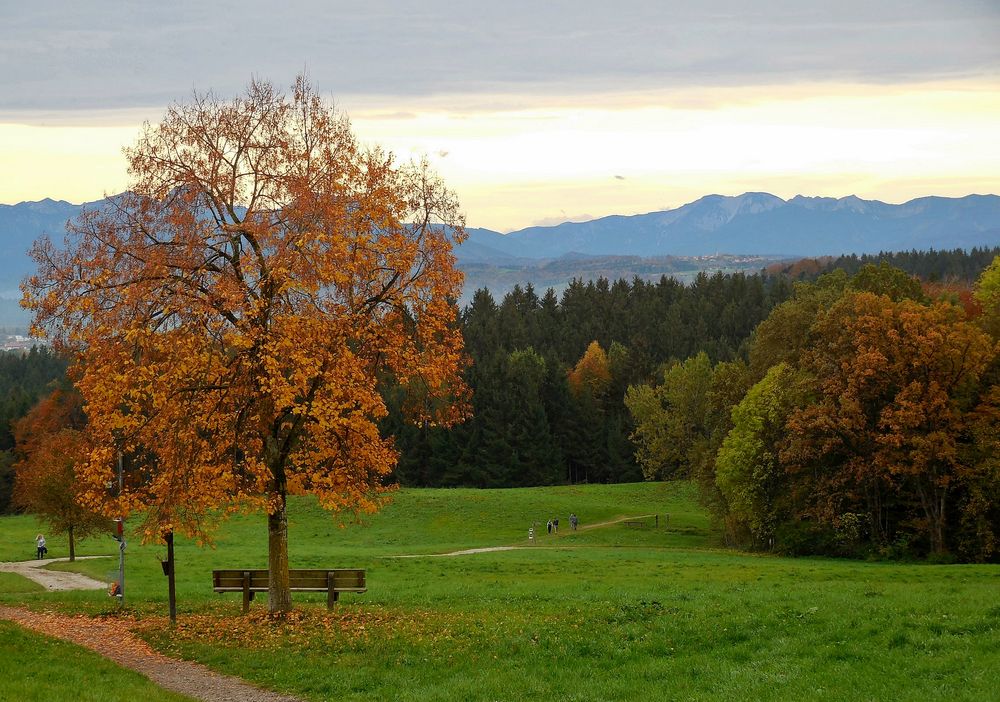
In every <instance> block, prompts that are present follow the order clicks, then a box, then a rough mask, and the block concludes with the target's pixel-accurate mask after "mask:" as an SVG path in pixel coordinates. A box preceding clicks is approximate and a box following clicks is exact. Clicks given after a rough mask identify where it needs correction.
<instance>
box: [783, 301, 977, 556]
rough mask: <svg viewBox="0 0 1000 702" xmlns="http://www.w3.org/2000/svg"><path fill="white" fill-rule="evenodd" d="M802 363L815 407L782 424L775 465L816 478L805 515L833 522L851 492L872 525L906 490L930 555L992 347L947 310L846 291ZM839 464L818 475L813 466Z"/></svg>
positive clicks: (955, 311)
mask: <svg viewBox="0 0 1000 702" xmlns="http://www.w3.org/2000/svg"><path fill="white" fill-rule="evenodd" d="M811 335H812V337H813V342H812V344H811V345H810V347H809V348H808V349H807V350H806V352H805V354H804V355H803V366H804V368H805V369H806V370H807V371H808V372H810V373H811V374H812V375H813V377H815V378H816V379H817V389H818V390H819V391H820V392H819V397H820V399H819V401H818V402H816V403H814V404H812V405H809V406H808V407H806V408H804V409H802V410H799V411H797V412H796V413H794V414H793V415H792V417H791V418H790V419H789V421H788V429H789V431H790V441H789V445H788V447H787V448H786V450H785V451H784V452H783V455H782V457H783V459H784V460H785V461H786V462H787V464H788V465H789V466H790V468H791V469H792V470H793V471H799V472H806V471H809V470H813V472H814V473H816V475H817V478H818V482H816V483H813V484H811V485H810V489H811V491H812V498H811V499H812V504H813V510H812V511H813V515H812V516H816V517H819V518H820V519H825V520H832V519H834V518H835V516H836V514H837V512H838V507H837V498H838V496H842V495H844V494H845V493H849V492H851V491H856V492H857V494H858V495H859V496H862V497H863V498H864V499H865V500H866V501H867V503H868V505H869V508H870V510H871V512H872V526H873V528H875V529H878V528H879V527H880V524H881V518H880V514H881V510H882V502H883V500H884V499H885V496H886V494H887V493H888V492H898V491H899V489H900V486H908V487H912V489H913V491H914V493H915V495H914V497H915V499H916V501H917V502H918V503H919V505H920V508H921V511H922V513H923V516H924V519H925V525H926V529H927V532H928V536H929V538H930V541H931V544H932V548H933V549H934V550H935V551H941V550H943V548H944V543H945V534H944V528H945V524H946V521H947V517H948V509H949V504H950V500H949V496H950V495H949V492H950V488H951V485H952V483H953V482H954V481H955V480H956V479H957V477H958V476H960V475H961V473H962V472H963V470H965V467H964V466H963V465H962V463H961V460H960V456H959V451H958V442H959V440H960V438H961V436H962V434H963V432H964V431H965V428H966V426H965V425H966V421H967V420H966V416H965V414H966V412H965V410H966V408H965V407H964V404H965V403H966V401H967V397H968V396H969V395H970V393H971V392H972V390H973V388H974V385H975V383H976V382H977V381H978V379H979V377H980V375H981V374H982V373H983V372H984V370H985V369H986V367H987V365H988V364H989V363H990V361H991V360H992V359H993V357H994V356H995V354H996V348H995V347H994V345H993V343H992V342H991V341H990V339H989V338H988V337H987V336H986V334H985V333H983V332H982V331H981V330H980V329H978V328H977V327H976V326H974V325H973V324H971V323H969V322H968V321H966V320H965V312H964V311H963V310H962V309H961V308H960V307H957V306H955V305H953V304H950V303H936V304H933V305H930V306H927V305H922V304H920V303H917V302H914V301H911V300H902V301H900V302H893V301H892V300H891V299H890V298H888V297H886V296H880V295H874V294H872V293H855V294H849V295H847V296H845V297H844V298H842V300H841V301H840V302H838V303H837V304H836V305H834V306H833V307H832V308H831V309H830V310H829V312H827V313H826V314H825V315H824V316H823V317H821V318H820V319H819V320H818V321H817V323H816V324H815V325H814V327H813V329H812V332H811ZM831 463H832V464H834V465H842V466H843V467H844V468H845V469H846V470H840V469H838V470H836V471H831V472H829V473H828V474H827V475H826V476H823V475H821V473H822V471H821V470H820V469H818V468H816V466H823V465H828V464H831Z"/></svg>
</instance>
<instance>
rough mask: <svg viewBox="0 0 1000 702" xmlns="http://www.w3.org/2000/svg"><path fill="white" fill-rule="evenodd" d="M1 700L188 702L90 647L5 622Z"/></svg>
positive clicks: (0, 631)
mask: <svg viewBox="0 0 1000 702" xmlns="http://www.w3.org/2000/svg"><path fill="white" fill-rule="evenodd" d="M0 642H2V644H3V653H4V655H3V656H0V680H2V681H3V682H0V700H2V701H4V702H7V701H9V702H25V701H26V700H45V702H118V701H120V702H127V701H128V700H144V702H183V701H184V700H190V698H189V697H184V696H182V695H176V694H174V693H172V692H167V691H166V690H163V689H162V688H160V687H157V686H156V685H154V684H153V683H151V682H150V681H149V680H147V679H146V678H145V677H143V676H142V675H139V674H138V673H133V672H132V671H129V670H123V669H121V668H119V667H118V666H117V665H115V664H114V663H112V662H110V661H109V660H107V659H106V658H103V657H101V656H99V655H97V654H96V653H91V652H90V651H88V650H87V649H85V648H81V647H80V646H74V645H72V644H68V643H65V642H63V641H58V640H55V639H51V638H49V637H47V636H41V635H39V634H35V633H31V632H28V631H25V630H24V629H22V628H20V627H18V626H15V625H14V624H11V623H10V622H5V621H0Z"/></svg>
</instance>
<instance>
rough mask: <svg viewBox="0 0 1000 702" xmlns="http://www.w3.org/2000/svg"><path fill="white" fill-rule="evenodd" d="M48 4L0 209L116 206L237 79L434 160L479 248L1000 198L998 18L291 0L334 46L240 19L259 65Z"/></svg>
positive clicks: (5, 136) (8, 112)
mask: <svg viewBox="0 0 1000 702" xmlns="http://www.w3.org/2000/svg"><path fill="white" fill-rule="evenodd" d="M59 4H60V3H53V4H48V3H47V4H46V7H47V9H46V10H44V11H43V10H36V9H25V10H22V9H18V10H15V11H14V14H15V15H16V18H15V20H16V21H14V22H9V23H5V24H3V26H2V27H0V63H2V65H4V66H5V71H4V74H3V75H2V76H0V95H3V96H4V97H3V98H0V202H3V203H15V202H18V201H21V200H34V199H41V198H43V197H52V198H55V199H65V200H70V201H73V202H81V201H87V200H94V199H98V198H100V197H101V196H102V195H103V194H105V193H108V194H110V193H115V192H119V191H121V190H122V189H124V188H125V187H126V185H127V174H126V173H125V164H124V159H123V158H122V155H121V148H122V147H123V146H124V145H126V144H130V143H131V142H132V141H133V140H134V139H135V137H136V135H137V133H138V127H139V125H140V124H141V122H142V121H143V120H144V119H145V120H150V121H153V122H155V121H157V120H158V119H159V117H160V116H161V115H162V112H163V108H164V106H165V105H166V104H168V103H169V102H170V101H173V100H184V99H185V98H186V97H187V96H189V95H190V94H191V91H192V90H198V91H204V90H209V89H211V90H214V91H215V92H217V93H218V94H220V95H225V96H228V95H231V94H234V93H235V92H237V91H239V90H240V89H241V88H242V86H243V85H244V84H245V83H246V82H247V80H248V79H249V78H250V77H251V75H258V76H262V77H266V78H268V79H270V80H273V81H274V82H277V83H280V84H288V83H290V82H291V80H292V79H293V77H294V75H295V73H296V72H298V71H300V70H302V68H303V67H306V68H307V69H308V71H309V74H310V76H311V79H312V80H313V83H314V84H315V85H316V87H317V88H319V89H320V90H321V91H322V92H324V93H326V94H329V95H331V96H332V97H334V98H335V99H336V103H337V104H338V106H339V107H340V108H342V109H343V110H344V111H346V112H347V113H348V114H349V115H350V116H351V118H352V122H353V124H354V128H355V131H356V132H357V134H358V135H359V137H360V138H361V139H362V140H364V141H366V142H371V143H379V144H382V145H384V146H386V147H388V148H390V149H391V150H393V151H394V152H395V153H396V154H397V155H399V156H400V157H403V158H410V157H419V156H420V155H422V154H426V155H427V156H428V157H429V158H430V160H431V161H432V162H433V163H434V164H435V166H436V168H437V169H438V170H439V171H440V172H441V173H442V175H443V176H444V178H445V180H446V182H447V183H448V184H449V185H450V186H451V187H452V188H453V189H455V190H456V191H457V193H458V195H459V198H460V200H461V202H462V204H463V207H464V209H465V211H466V213H467V216H468V221H469V224H470V225H472V226H484V227H490V228H493V229H498V230H503V231H507V230H511V229H517V228H520V227H524V226H529V225H532V224H543V223H544V224H553V223H558V222H561V221H565V220H567V219H575V220H582V219H589V218H593V217H597V216H602V215H606V214H631V213H637V212H647V211H652V210H658V209H665V208H669V207H676V206H678V205H681V204H683V203H685V202H689V201H691V200H693V199H696V198H697V197H699V196H701V195H705V194H708V193H722V194H739V193H742V192H744V191H751V190H763V191H768V192H771V193H774V194H776V195H779V196H781V197H786V198H787V197H791V196H793V195H795V194H799V193H802V194H807V195H829V196H843V195H849V194H856V195H858V196H861V197H864V198H876V199H882V200H885V201H889V202H901V201H904V200H907V199H910V198H913V197H919V196H923V195H932V194H933V195H951V196H961V195H966V194H969V193H986V192H993V193H996V192H1000V177H998V164H1000V127H998V125H1000V5H998V4H997V3H991V2H974V1H972V0H969V1H967V2H965V1H956V2H952V3H935V2H929V1H928V2H908V3H903V2H899V3H896V2H886V3H881V4H880V6H879V8H878V9H874V10H873V9H870V8H869V7H868V5H867V4H865V3H850V2H847V3H844V2H841V3H837V4H836V8H839V9H838V10H836V11H834V10H832V9H831V10H829V11H827V10H823V9H816V8H811V9H810V8H806V9H802V8H801V7H800V5H801V4H802V3H791V2H771V3H762V4H761V5H760V6H759V8H758V9H757V10H756V11H755V12H754V13H753V14H747V13H745V12H744V11H743V10H742V9H741V8H742V7H743V5H742V4H741V3H728V2H718V3H711V2H710V3H705V5H706V6H707V7H705V8H703V9H700V10H692V9H691V8H690V7H689V5H688V4H687V3H683V4H682V3H676V4H674V5H672V4H671V3H662V2H657V3H652V2H649V3H640V2H624V3H617V4H616V5H615V8H613V9H614V12H615V13H616V14H612V15H608V14H607V13H609V12H611V10H609V9H607V8H606V7H604V6H601V5H600V4H598V3H594V5H593V7H592V8H590V11H585V8H584V6H585V5H589V3H586V2H577V3H572V4H565V5H561V8H562V9H561V10H560V11H556V10H551V11H549V10H546V9H544V8H543V9H538V8H536V7H534V6H532V5H530V4H527V3H525V4H521V3H514V4H513V5H511V6H510V7H509V11H508V12H505V13H504V15H503V16H493V17H491V16H488V15H489V12H490V11H488V10H486V9H484V8H485V6H483V7H480V8H478V9H479V10H480V11H479V12H475V11H472V10H469V9H468V8H465V9H463V10H462V11H460V12H459V13H458V14H455V13H453V12H452V10H451V8H449V6H448V5H449V3H444V2H429V3H422V4H421V5H419V9H417V8H418V6H415V5H412V4H411V3H402V2H397V3H393V2H388V3H381V4H378V3H376V4H377V5H379V7H378V11H377V12H376V11H374V10H372V11H367V12H366V11H364V10H356V9H352V8H353V5H351V6H348V5H347V4H346V3H345V4H343V7H339V8H338V5H340V3H320V2H293V3H291V4H290V6H289V13H290V14H294V13H302V14H303V15H304V16H306V15H308V14H309V13H314V14H316V13H318V14H324V13H327V14H331V16H330V17H329V18H328V19H329V20H330V22H331V24H330V25H329V26H331V27H334V26H336V27H338V28H339V29H336V30H334V29H331V30H330V33H329V34H323V33H320V32H317V33H315V34H313V33H312V32H310V31H309V30H308V29H306V30H305V31H301V32H300V34H301V36H298V37H297V38H296V40H295V41H294V42H293V41H292V39H291V37H290V35H291V34H292V33H293V30H296V29H299V30H301V27H299V28H296V27H286V28H280V27H279V28H277V29H274V27H273V23H272V26H271V27H270V28H269V27H268V23H267V21H266V20H267V17H268V15H267V14H266V12H265V10H266V8H265V7H264V5H263V4H261V7H260V8H257V7H256V5H257V3H248V4H244V3H241V4H240V5H239V6H240V7H241V8H244V7H249V10H248V11H246V12H244V14H245V15H246V19H247V21H248V22H249V23H250V25H251V26H252V27H255V28H256V29H255V30H251V34H252V33H253V31H258V32H261V33H264V32H267V31H273V32H277V34H276V35H275V36H274V37H271V41H270V42H266V41H264V40H262V42H263V43H259V44H257V45H256V46H257V47H258V50H257V51H255V52H249V51H248V50H245V49H242V48H240V47H229V48H227V47H225V46H218V45H216V46H215V49H216V50H215V51H213V49H212V47H208V48H206V47H205V46H204V45H203V39H204V37H203V36H202V33H203V31H204V27H203V26H202V25H211V23H212V22H213V21H214V20H213V17H212V16H210V15H211V14H212V13H211V12H209V13H208V14H207V15H204V16H203V15H199V14H197V13H195V12H194V9H195V8H196V7H198V6H199V5H198V4H196V3H190V4H189V3H179V4H178V9H177V12H176V13H173V14H172V15H171V16H170V17H169V18H163V17H159V18H158V17H151V16H149V15H150V14H152V13H155V12H156V10H155V9H148V8H147V9H144V10H135V11H134V12H133V13H132V14H131V15H127V14H126V15H122V13H119V12H115V11H114V8H115V7H117V6H116V5H114V4H113V3H110V2H109V3H107V13H105V14H103V15H102V13H101V12H100V11H96V12H94V11H91V12H89V13H87V14H81V13H80V11H79V9H77V8H76V7H75V5H74V4H72V3H68V2H67V3H65V7H64V8H62V9H63V10H64V12H62V13H60V12H59V11H58V10H57V9H56V10H54V9H53V7H52V5H59ZM98 4H101V3H98ZM220 5H225V3H220ZM471 5H473V6H474V5H475V3H471ZM554 5H559V3H555V4H554ZM234 7H235V6H234ZM833 7H834V5H832V4H831V8H833ZM186 10H190V13H189V14H187V15H185V11H186ZM257 10H260V12H257ZM218 12H220V13H221V12H223V10H218ZM338 13H339V14H338ZM462 13H464V14H462ZM602 13H603V15H602ZM255 18H257V19H258V20H259V22H258V23H254V19H255ZM345 18H346V19H345ZM214 19H218V18H214ZM333 20H337V22H336V23H335V24H334V23H333ZM337 31H340V32H342V36H341V39H343V41H344V42H346V41H347V39H346V37H348V36H350V37H351V39H350V40H351V41H354V42H355V44H353V45H351V46H348V47H346V48H345V47H344V45H343V42H341V41H338V37H337V36H336V33H337ZM144 33H145V34H146V36H143V34H144ZM359 35H360V36H362V37H364V36H367V37H368V38H369V40H370V42H378V43H379V45H380V46H381V47H382V50H381V51H378V52H376V51H373V50H372V49H371V47H370V46H369V45H368V44H367V43H364V42H360V40H359V39H358V38H357V37H358V36H359ZM252 38H253V37H249V39H252ZM57 39H58V40H59V41H60V42H61V43H59V44H58V47H56V44H55V42H56V40H57ZM358 42H360V43H358ZM251 43H252V42H251ZM349 49H350V50H349Z"/></svg>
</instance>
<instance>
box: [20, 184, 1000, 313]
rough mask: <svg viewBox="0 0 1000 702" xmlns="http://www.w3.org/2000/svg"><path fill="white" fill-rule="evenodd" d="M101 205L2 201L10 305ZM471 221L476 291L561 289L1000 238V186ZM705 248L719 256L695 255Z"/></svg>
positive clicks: (711, 200) (767, 197) (462, 253)
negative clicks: (42, 246) (40, 242)
mask: <svg viewBox="0 0 1000 702" xmlns="http://www.w3.org/2000/svg"><path fill="white" fill-rule="evenodd" d="M100 205H101V203H100V202H94V203H85V204H84V205H74V204H71V203H68V202H65V201H56V200H50V199H45V200H41V201H38V202H22V203H19V204H17V205H0V300H2V299H5V300H6V301H8V304H6V305H0V307H4V308H7V307H12V305H11V304H9V303H10V302H11V301H13V300H16V299H17V298H18V297H19V292H18V290H17V286H18V283H19V282H20V280H21V279H22V278H23V277H24V276H25V275H28V274H30V273H31V272H32V271H33V270H34V266H33V264H32V262H31V261H30V259H29V258H28V256H27V250H28V248H29V247H30V245H31V242H32V241H34V240H35V239H36V238H37V237H38V236H39V235H41V234H43V233H45V234H48V235H50V236H51V237H52V238H53V239H57V240H58V239H59V238H60V237H61V236H62V232H63V230H64V229H65V224H66V221H67V220H68V219H72V218H73V217H75V216H76V215H77V214H78V213H79V212H80V210H81V208H83V207H88V206H89V207H99V206H100ZM467 231H468V234H469V237H468V239H467V240H466V241H465V243H463V244H462V245H461V246H459V247H457V248H456V250H455V254H456V258H457V259H458V265H459V267H460V268H463V269H464V270H465V271H466V273H467V276H468V281H467V284H466V287H467V288H468V289H467V290H466V296H465V297H466V299H467V297H468V295H469V294H471V292H472V290H474V289H475V287H480V286H487V287H490V288H491V289H492V290H493V292H494V294H496V295H500V294H502V293H503V292H504V291H505V290H506V289H509V288H510V287H511V286H512V285H514V284H515V283H521V284H525V283H535V284H536V287H541V286H542V285H543V284H544V285H545V286H546V287H547V286H548V285H550V284H553V285H554V286H555V287H557V288H559V287H561V285H559V282H560V281H562V282H563V284H565V283H566V282H568V281H569V280H570V279H572V278H574V277H580V278H584V279H587V278H592V277H594V275H595V271H601V274H602V275H604V274H606V273H609V272H611V271H615V272H616V273H617V274H621V275H625V276H626V277H630V275H631V274H632V273H634V274H637V275H642V276H643V277H658V276H659V275H661V274H666V275H678V274H679V273H680V272H681V271H683V270H699V269H706V268H708V269H710V270H711V269H713V268H715V269H718V268H722V269H727V270H729V269H732V266H731V264H732V261H733V258H732V256H744V257H749V258H745V259H743V264H742V265H743V266H744V267H754V266H757V267H758V268H759V266H758V259H760V260H765V259H766V260H773V259H778V258H800V257H804V256H821V255H834V256H835V255H838V254H842V253H857V254H862V253H878V252H879V251H904V250H910V249H931V248H934V249H954V248H965V249H968V248H972V247H974V246H996V245H998V244H1000V196H997V195H967V196H965V197H960V198H947V197H921V198H917V199H914V200H910V201H908V202H904V203H902V204H899V205H893V204H889V203H885V202H880V201H878V200H863V199H861V198H858V197H855V196H853V195H851V196H848V197H842V198H839V199H838V198H829V197H805V196H802V195H798V196H796V197H793V198H791V199H790V200H784V199H782V198H780V197H777V196H775V195H771V194H768V193H756V192H754V193H744V194H743V195H738V196H725V195H706V196H705V197H702V198H700V199H698V200H695V201H694V202H691V203H688V204H686V205H683V206H681V207H677V208H675V209H671V210H664V211H660V212H650V213H647V214H638V215H630V216H623V215H613V216H610V217H601V218H599V219H594V220H591V221H588V222H565V223H563V224H559V225H557V226H549V227H529V228H527V229H521V230H518V231H515V232H511V233H509V234H501V233H500V232H497V231H493V230H491V229H482V228H473V227H470V228H469V229H468V230H467ZM720 254H729V255H731V256H729V257H727V256H720ZM703 257H711V258H710V259H708V260H706V261H702V262H697V261H694V262H692V261H691V260H690V259H700V258H703ZM597 259H608V260H607V261H601V260H597ZM713 261H718V264H716V263H713ZM473 285H474V286H475V287H472V286H473ZM15 307H16V306H15ZM12 315H13V316H12ZM25 319H26V315H24V313H23V312H20V311H17V310H16V309H15V308H12V309H11V310H6V309H0V325H5V324H7V325H9V324H14V323H15V320H16V321H17V322H20V323H23V321H24V320H25Z"/></svg>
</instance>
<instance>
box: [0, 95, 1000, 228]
mask: <svg viewBox="0 0 1000 702" xmlns="http://www.w3.org/2000/svg"><path fill="white" fill-rule="evenodd" d="M497 102H498V104H512V103H515V102H517V101H514V100H507V101H506V102H504V101H497ZM522 102H523V103H524V104H528V105H529V106H528V107H524V108H520V109H510V108H504V109H490V108H488V101H483V105H481V106H478V107H472V108H469V109H463V110H461V111H456V110H455V109H447V108H446V107H445V106H444V103H443V102H442V101H441V100H440V99H438V100H436V101H429V102H425V103H423V104H420V105H417V108H418V109H415V110H413V111H411V112H408V113H394V112H388V111H386V110H385V109H384V107H383V108H381V109H380V108H378V107H373V106H366V107H365V108H363V109H361V110H354V111H352V110H351V109H350V103H349V102H347V101H342V102H341V105H342V106H345V107H346V108H347V111H348V113H349V114H351V117H352V121H353V124H354V128H355V131H356V132H357V133H358V135H359V137H360V138H361V139H362V140H363V141H366V142H370V143H378V144H382V145H383V146H385V147H387V148H389V149H391V150H392V151H394V152H395V153H396V154H397V155H398V156H400V157H403V158H413V157H420V156H421V155H423V154H426V155H427V156H428V158H429V159H430V160H431V161H432V163H433V164H434V165H435V167H436V168H437V169H438V170H439V171H440V172H441V174H442V176H443V177H444V179H445V181H446V182H447V183H448V185H449V186H450V187H452V188H453V189H455V190H456V191H457V192H458V195H459V197H460V199H461V202H462V205H463V207H464V209H465V211H466V212H467V215H468V220H469V224H470V225H472V226H486V227H490V228H494V229H499V230H504V231H507V230H511V229H515V228H520V227H524V226H530V225H531V224H534V223H538V222H545V223H552V222H555V221H561V220H565V219H584V218H588V217H596V216H602V215H607V214H632V213H638V212H648V211H653V210H658V209H664V208H667V207H675V206H678V205H681V204H683V203H684V202H689V201H691V200H693V199H695V198H697V197H699V196H701V195H705V194H708V193H713V192H719V193H722V194H738V193H741V192H744V191H748V190H765V191H768V192H772V193H774V194H775V195H779V196H781V197H791V196H793V195H795V194H799V193H802V194H806V195H830V196H843V195H849V194H856V195H858V196H860V197H865V198H875V199H882V200H886V201H890V202H900V201H903V200H907V199H910V198H913V197H919V196H923V195H949V196H957V195H965V194H969V193H970V192H997V191H998V190H1000V187H998V183H997V175H996V164H997V163H1000V139H997V127H996V125H997V124H998V121H1000V91H998V90H996V89H994V86H991V85H983V84H972V83H955V84H950V85H949V84H944V85H940V84H939V85H922V86H921V85H916V86H909V87H900V86H893V87H884V88H879V87H873V86H849V85H847V86H818V87H817V86H812V87H810V86H793V87H789V88H783V89H782V88H769V89H763V88H761V89H757V90H756V92H755V91H754V89H751V88H742V89H732V90H716V91H708V90H688V91H686V92H677V93H674V94H671V95H651V94H639V95H633V96H604V97H603V98H597V97H595V98H592V100H591V101H590V103H587V102H585V101H582V100H581V99H574V100H566V101H563V102H562V103H560V101H558V100H555V99H550V100H548V101H546V102H545V103H544V104H542V103H537V102H536V103H529V102H528V101H527V99H525V100H523V101H522ZM400 104H401V105H403V106H404V107H405V106H406V104H405V101H404V100H401V101H400ZM484 105H485V106H484ZM90 119H91V121H93V116H92V115H91V116H90ZM138 129H139V125H138V123H136V124H135V125H134V126H122V125H120V124H116V125H115V126H107V127H102V126H71V125H67V126H47V127H37V126H25V125H18V124H10V123H7V124H4V123H0V201H3V202H8V203H10V202H17V201H19V200H25V199H40V198H42V197H53V198H56V199H67V200H72V201H76V202H79V201H84V200H94V199H98V198H100V197H101V196H102V195H103V194H104V193H106V192H107V193H112V192H118V191H120V190H122V189H123V188H124V187H125V185H126V174H125V162H124V158H123V157H122V155H121V148H122V147H123V146H125V145H128V144H131V143H132V142H133V141H134V140H135V138H136V137H137V136H138Z"/></svg>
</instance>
